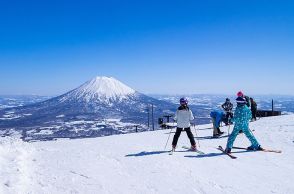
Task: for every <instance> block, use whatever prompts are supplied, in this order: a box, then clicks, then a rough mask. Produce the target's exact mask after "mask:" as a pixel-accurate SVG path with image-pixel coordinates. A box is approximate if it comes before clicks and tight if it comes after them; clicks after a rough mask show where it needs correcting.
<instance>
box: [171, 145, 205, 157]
mask: <svg viewBox="0 0 294 194" xmlns="http://www.w3.org/2000/svg"><path fill="white" fill-rule="evenodd" d="M182 148H183V149H186V150H187V151H191V152H196V153H198V154H201V155H203V154H205V153H204V152H202V151H200V150H192V149H191V148H190V147H187V146H182ZM174 152H175V150H174V149H172V150H171V151H170V152H169V155H173V153H174Z"/></svg>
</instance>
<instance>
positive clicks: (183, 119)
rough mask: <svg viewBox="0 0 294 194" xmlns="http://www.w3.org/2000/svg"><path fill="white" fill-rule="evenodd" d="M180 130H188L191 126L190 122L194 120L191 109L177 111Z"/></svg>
mask: <svg viewBox="0 0 294 194" xmlns="http://www.w3.org/2000/svg"><path fill="white" fill-rule="evenodd" d="M174 119H175V121H177V127H178V128H188V127H190V126H191V124H190V121H192V120H194V116H193V113H192V111H191V110H190V109H189V110H188V109H183V110H177V112H176V115H175V118H174Z"/></svg>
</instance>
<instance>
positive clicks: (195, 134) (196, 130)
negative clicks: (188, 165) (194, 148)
mask: <svg viewBox="0 0 294 194" xmlns="http://www.w3.org/2000/svg"><path fill="white" fill-rule="evenodd" d="M194 129H195V135H196V139H197V141H198V145H199V148H200V143H199V138H198V135H197V129H196V124H194Z"/></svg>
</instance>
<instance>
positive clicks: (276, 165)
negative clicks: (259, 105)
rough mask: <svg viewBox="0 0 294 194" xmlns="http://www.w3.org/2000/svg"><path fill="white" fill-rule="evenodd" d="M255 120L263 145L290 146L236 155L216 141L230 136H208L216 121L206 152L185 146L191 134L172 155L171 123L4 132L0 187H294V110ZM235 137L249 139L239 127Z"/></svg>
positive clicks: (143, 193) (241, 142)
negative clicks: (28, 135) (126, 130)
mask: <svg viewBox="0 0 294 194" xmlns="http://www.w3.org/2000/svg"><path fill="white" fill-rule="evenodd" d="M250 125H251V129H253V130H254V134H255V136H256V137H257V139H258V140H259V141H260V143H261V145H262V146H263V147H265V148H272V149H281V150H283V153H282V154H276V153H265V152H243V151H240V150H234V151H233V152H236V153H234V155H235V156H237V157H238V159H236V160H232V159H230V158H229V157H227V156H226V155H222V154H221V153H220V152H219V151H218V150H217V149H216V147H217V146H218V145H223V146H224V145H225V143H226V140H227V138H220V139H209V138H207V136H210V135H211V134H212V130H211V129H207V127H210V126H209V125H203V126H197V128H198V131H197V132H198V133H197V135H198V137H199V143H200V148H199V149H200V150H202V151H204V152H205V153H206V155H204V156H200V155H198V154H196V153H193V152H186V151H185V150H184V149H182V148H181V146H183V145H189V143H188V138H187V137H186V134H182V136H181V137H180V140H179V143H178V147H179V148H178V149H177V150H178V152H176V153H174V155H172V156H170V155H169V154H168V153H167V152H166V151H164V145H165V142H166V140H167V138H168V135H169V130H161V131H154V132H144V133H138V134H126V135H116V136H108V137H102V138H91V139H76V140H68V139H59V140H57V141H46V142H34V143H24V142H20V141H17V140H15V139H11V138H10V137H5V138H3V137H2V138H0V165H1V168H0V193H36V194H37V193H38V194H39V193H99V194H103V193H115V194H116V193H125V194H131V193H134V194H135V193H136V194H137V193H140V194H150V193H164V194H165V193H169V194H170V193H213V194H214V193H238V194H242V193H246V194H247V193H262V194H267V193H283V194H288V193H289V194H290V193H294V184H293V183H292V182H293V180H294V174H293V172H294V164H293V161H294V115H286V116H281V117H271V118H270V117H269V118H262V119H260V120H258V121H256V122H254V123H251V124H250ZM222 130H223V131H225V132H227V127H223V128H222ZM193 133H194V130H193ZM194 134H195V133H194ZM172 135H173V134H172ZM172 135H171V138H170V141H169V145H170V143H171V140H172ZM196 142H197V141H196ZM235 145H236V146H243V147H245V146H248V145H249V142H248V140H247V139H246V138H244V135H243V134H240V135H239V136H238V137H237V140H236V143H235Z"/></svg>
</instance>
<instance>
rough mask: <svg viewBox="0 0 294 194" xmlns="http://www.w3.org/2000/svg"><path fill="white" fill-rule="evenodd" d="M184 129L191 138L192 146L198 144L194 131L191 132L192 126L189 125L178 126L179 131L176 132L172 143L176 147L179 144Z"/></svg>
mask: <svg viewBox="0 0 294 194" xmlns="http://www.w3.org/2000/svg"><path fill="white" fill-rule="evenodd" d="M182 130H185V131H186V133H187V136H188V138H189V139H190V143H191V145H192V146H194V145H196V142H195V139H194V136H193V133H192V132H191V128H190V127H188V128H178V127H177V131H176V134H175V135H174V139H173V143H172V145H173V146H174V147H175V146H176V145H177V143H178V140H179V137H180V135H181V132H182Z"/></svg>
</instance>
